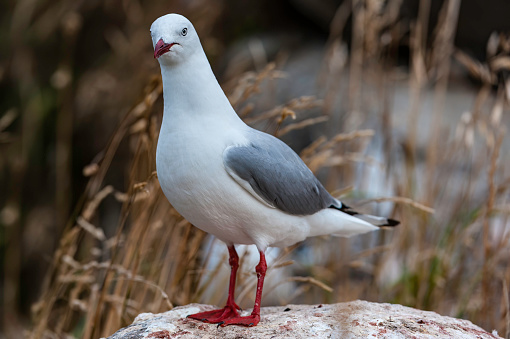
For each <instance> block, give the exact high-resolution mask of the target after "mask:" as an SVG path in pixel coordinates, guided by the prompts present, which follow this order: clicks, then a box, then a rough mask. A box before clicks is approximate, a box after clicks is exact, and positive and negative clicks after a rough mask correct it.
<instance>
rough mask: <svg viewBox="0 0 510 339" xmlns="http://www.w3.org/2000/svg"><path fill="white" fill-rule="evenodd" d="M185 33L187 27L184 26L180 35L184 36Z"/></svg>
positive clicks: (186, 32)
mask: <svg viewBox="0 0 510 339" xmlns="http://www.w3.org/2000/svg"><path fill="white" fill-rule="evenodd" d="M186 34H188V29H187V28H186V27H184V28H183V29H182V31H181V35H182V36H186Z"/></svg>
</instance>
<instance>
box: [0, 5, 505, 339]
mask: <svg viewBox="0 0 510 339" xmlns="http://www.w3.org/2000/svg"><path fill="white" fill-rule="evenodd" d="M170 12H177V13H180V14H183V15H185V16H186V17H188V18H189V19H190V20H191V21H192V22H193V24H194V25H195V27H196V29H197V31H198V33H199V35H200V38H201V41H202V44H203V46H204V49H205V51H206V54H207V55H208V57H209V60H210V62H211V64H212V67H213V70H214V71H215V73H216V75H217V77H218V80H219V82H220V84H221V85H222V87H223V88H224V90H225V92H226V93H227V95H228V96H229V99H230V101H231V102H232V104H233V106H234V108H235V109H236V111H237V112H238V114H239V115H240V116H242V118H243V119H244V120H245V121H246V122H247V123H248V124H250V125H251V126H254V127H256V128H258V129H261V130H264V131H266V132H268V133H272V134H274V135H277V136H278V137H281V138H282V139H283V140H284V141H285V142H287V143H288V144H289V145H290V146H291V147H292V148H293V149H294V150H296V151H297V152H298V153H299V154H300V155H301V156H302V158H303V160H304V161H305V162H306V163H307V164H308V165H309V166H310V168H311V169H312V170H313V171H314V172H315V173H316V174H317V176H318V177H319V178H320V180H321V181H322V182H323V183H324V184H325V186H326V188H327V189H328V190H329V191H330V192H332V193H333V194H334V195H335V196H337V197H340V198H341V199H343V200H344V201H345V202H346V203H347V204H348V205H351V206H353V207H355V208H356V209H361V210H363V211H366V212H369V213H379V214H382V215H385V216H392V217H394V218H396V219H399V220H401V222H402V224H401V225H400V226H399V227H398V228H396V229H394V230H388V231H387V230H383V231H380V232H375V233H373V234H369V235H365V236H361V237H356V238H353V239H349V240H346V239H340V238H331V237H323V238H314V239H308V240H307V241H305V242H304V243H302V244H298V245H295V246H293V247H292V248H288V249H273V250H270V251H269V254H268V258H270V260H269V262H268V264H269V266H270V268H269V271H268V272H269V273H268V279H267V281H268V282H267V285H266V288H265V295H264V298H263V303H264V304H265V305H285V304H287V303H310V304H311V303H334V302H340V301H348V300H354V299H364V300H369V301H377V302H391V303H399V304H403V305H407V306H412V307H416V308H420V309H424V310H432V311H435V312H438V313H440V314H443V315H449V316H453V317H460V318H465V319H469V320H471V321H473V322H474V323H475V324H477V325H480V326H481V327H483V328H484V329H486V330H488V331H492V330H494V329H495V330H497V331H498V333H499V334H500V335H501V336H503V337H506V338H510V306H509V304H510V298H509V286H510V253H509V252H510V246H509V245H510V219H509V217H510V166H509V164H510V161H509V159H510V158H509V155H510V154H509V152H510V140H509V136H508V132H507V129H508V126H509V124H510V112H509V99H510V82H509V73H508V71H509V70H510V21H509V20H508V13H510V2H508V1H505V0H464V1H461V0H448V1H447V0H444V1H441V0H416V1H402V0H386V1H383V0H321V1H314V0H284V1H268V0H262V1H234V0H215V1H207V0H190V1H182V0H168V1H151V2H142V1H137V0H105V1H95V0H92V1H71V0H57V1H47V0H18V1H13V0H6V1H2V2H1V3H0V13H1V14H0V45H1V46H2V47H1V48H0V56H1V57H0V89H1V90H0V272H1V273H0V291H1V292H0V305H1V306H0V316H1V324H0V338H19V337H21V336H22V335H23V336H26V337H30V338H98V337H100V336H107V335H110V334H112V333H113V332H115V331H116V330H117V329H118V328H120V327H121V326H126V325H128V324H130V323H131V322H132V320H133V319H134V317H135V316H136V315H137V314H138V313H140V312H162V311H166V310H169V309H171V308H172V307H174V306H178V305H184V304H187V303H190V302H203V303H212V304H217V305H222V304H223V302H224V298H225V297H226V290H227V279H228V272H229V270H228V262H227V254H226V249H225V246H224V245H223V244H221V243H219V242H218V241H216V240H214V239H212V238H211V237H209V236H207V235H206V234H204V233H203V232H201V231H199V230H197V229H195V228H194V227H192V226H191V225H189V224H188V223H187V222H186V221H185V220H183V219H182V217H180V216H179V215H178V214H177V212H175V211H174V210H173V209H172V208H171V206H170V205H169V203H168V202H167V200H166V199H165V198H164V196H163V195H162V193H161V190H160V188H159V185H158V181H157V175H156V173H155V160H154V158H155V147H156V143H157V135H158V132H159V124H160V121H161V114H162V98H161V90H162V89H161V79H160V73H159V65H158V63H157V61H155V60H154V59H153V50H152V45H151V39H150V34H149V27H150V25H151V23H152V21H154V20H155V19H156V18H157V17H159V16H161V15H164V14H166V13H170ZM239 252H240V253H243V259H242V270H241V272H240V274H239V283H238V288H237V295H238V297H237V298H238V303H239V304H240V305H241V306H242V307H243V308H250V307H252V305H253V298H254V291H255V274H254V270H253V268H254V266H255V265H256V260H253V257H252V253H251V249H250V248H249V247H247V248H245V247H243V248H241V247H240V248H239Z"/></svg>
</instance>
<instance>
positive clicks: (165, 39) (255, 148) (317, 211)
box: [150, 14, 399, 326]
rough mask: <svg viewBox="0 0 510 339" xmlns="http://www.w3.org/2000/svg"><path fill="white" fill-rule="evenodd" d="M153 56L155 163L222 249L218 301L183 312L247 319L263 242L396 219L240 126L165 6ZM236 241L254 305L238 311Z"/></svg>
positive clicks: (155, 29) (168, 192)
mask: <svg viewBox="0 0 510 339" xmlns="http://www.w3.org/2000/svg"><path fill="white" fill-rule="evenodd" d="M150 31H151V37H152V43H153V47H154V58H155V59H157V60H158V61H159V64H160V68H161V75H162V80H163V100H164V111H163V120H162V123H161V130H160V134H159V138H158V145H157V150H156V169H157V173H158V178H159V182H160V185H161V188H162V190H163V193H164V194H165V196H166V197H167V199H168V200H169V202H170V204H171V205H172V206H173V207H174V208H175V209H176V210H177V211H178V212H179V213H180V214H181V215H182V216H183V217H184V218H186V219H187V220H188V221H189V222H190V223H191V224H193V225H194V226H196V227H198V228H200V229H201V230H203V231H205V232H207V233H210V234H212V235H214V236H216V237H217V238H218V239H220V240H221V241H223V242H224V243H225V244H226V245H227V248H228V252H229V264H230V267H231V274H230V283H229V290H228V291H229V292H228V298H227V302H226V305H225V307H224V308H222V309H218V310H213V311H208V312H201V313H197V314H191V315H189V316H188V317H189V318H192V319H196V320H200V321H203V322H207V323H216V324H218V326H227V325H241V326H255V325H257V324H258V323H259V321H260V304H261V298H262V288H263V285H264V277H265V275H266V270H267V264H266V259H265V255H264V253H265V251H266V249H267V248H268V247H270V246H274V247H286V246H290V245H293V244H295V243H297V242H300V241H303V240H304V239H306V238H308V237H313V236H319V235H328V234H331V235H335V236H344V237H349V236H353V235H356V234H362V233H366V232H370V231H373V230H376V229H378V228H379V227H382V226H395V225H397V224H399V222H398V221H396V220H393V219H387V218H383V217H376V216H370V215H364V214H359V213H357V212H355V211H354V210H352V209H351V208H349V207H348V206H347V205H345V204H343V203H342V202H341V201H339V200H337V199H335V198H334V197H333V196H331V195H330V194H329V193H328V191H326V189H325V188H324V187H323V186H322V184H321V183H320V182H319V180H318V179H317V178H316V177H315V176H314V174H313V173H312V171H311V170H310V169H309V168H308V167H307V166H306V165H305V164H304V162H303V161H302V160H301V158H300V157H299V156H298V155H297V154H296V153H295V152H294V151H293V150H292V149H291V148H290V147H289V146H287V145H286V144H285V143H284V142H282V141H281V140H279V139H277V138H275V137H273V136H272V135H269V134H267V133H264V132H261V131H258V130H255V129H253V128H251V127H249V126H247V125H246V124H245V123H244V122H243V121H242V120H241V119H240V118H239V117H238V115H237V114H236V112H235V111H234V109H233V107H232V105H231V104H230V102H229V101H228V99H227V97H226V96H225V94H224V92H223V90H222V89H221V87H220V85H219V84H218V81H217V79H216V77H215V75H214V73H213V71H212V69H211V66H210V64H209V62H208V60H207V56H206V54H205V52H204V50H203V48H202V45H201V43H200V39H199V37H198V34H197V32H196V30H195V28H194V27H193V25H192V24H191V22H190V21H189V20H188V19H186V18H185V17H184V16H182V15H179V14H167V15H164V16H162V17H160V18H158V19H156V20H155V21H154V22H153V23H152V26H151V29H150ZM235 244H246V245H252V244H254V245H255V246H256V247H257V249H258V251H259V255H260V261H259V263H258V265H257V266H256V268H255V271H256V273H257V289H256V294H255V304H254V306H253V311H252V313H251V314H250V315H248V316H241V315H240V313H239V311H240V307H239V306H238V305H237V304H236V303H235V300H234V291H235V283H236V273H237V269H238V267H239V257H238V255H237V252H236V250H235V247H234V245H235Z"/></svg>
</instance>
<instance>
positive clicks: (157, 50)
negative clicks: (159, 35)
mask: <svg viewBox="0 0 510 339" xmlns="http://www.w3.org/2000/svg"><path fill="white" fill-rule="evenodd" d="M173 45H176V43H175V42H173V43H171V44H167V43H166V42H164V41H163V39H159V41H158V43H157V44H156V46H155V47H154V59H157V58H159V57H160V56H162V55H163V54H165V53H166V52H168V51H169V50H170V48H172V46H173Z"/></svg>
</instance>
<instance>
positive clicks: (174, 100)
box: [161, 49, 244, 124]
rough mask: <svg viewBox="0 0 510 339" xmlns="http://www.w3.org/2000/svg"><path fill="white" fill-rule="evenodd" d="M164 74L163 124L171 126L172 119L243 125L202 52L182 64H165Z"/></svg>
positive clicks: (162, 69) (162, 71) (162, 73)
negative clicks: (210, 119)
mask: <svg viewBox="0 0 510 339" xmlns="http://www.w3.org/2000/svg"><path fill="white" fill-rule="evenodd" d="M161 75H162V79H163V99H164V115H163V123H164V122H165V120H167V122H169V123H171V122H170V121H169V120H174V119H177V118H179V117H181V118H184V119H185V120H187V118H190V119H193V120H194V121H200V120H203V119H205V121H207V120H208V119H207V118H213V119H218V120H221V121H222V122H224V123H225V124H239V123H242V121H241V119H240V118H239V117H238V116H237V114H236V113H235V111H234V109H233V108H232V106H231V105H230V102H229V101H228V99H227V97H226V96H225V93H224V92H223V90H222V89H221V87H220V85H219V84H218V81H217V80H216V77H215V76H214V73H213V71H212V69H211V66H210V64H209V61H208V60H207V57H206V55H205V53H204V52H203V50H202V49H200V51H197V53H194V55H193V56H191V57H190V58H189V59H187V60H186V61H183V62H180V63H179V64H174V65H161ZM174 121H175V120H174ZM242 124H244V123H242Z"/></svg>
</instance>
